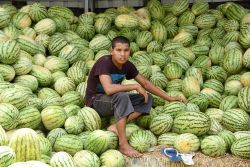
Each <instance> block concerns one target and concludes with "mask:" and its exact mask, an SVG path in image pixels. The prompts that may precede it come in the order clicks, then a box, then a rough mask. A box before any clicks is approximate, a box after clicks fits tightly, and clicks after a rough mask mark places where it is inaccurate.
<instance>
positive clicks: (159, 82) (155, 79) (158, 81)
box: [150, 72, 168, 89]
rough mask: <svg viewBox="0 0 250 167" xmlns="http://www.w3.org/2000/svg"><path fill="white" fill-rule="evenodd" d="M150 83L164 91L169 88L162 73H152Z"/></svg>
mask: <svg viewBox="0 0 250 167" xmlns="http://www.w3.org/2000/svg"><path fill="white" fill-rule="evenodd" d="M150 81H151V82H152V83H153V84H154V85H156V86H157V87H159V88H161V89H164V88H165V87H166V86H167V81H168V80H167V78H166V77H165V75H164V74H162V73H161V72H156V73H154V72H152V76H151V77H150Z"/></svg>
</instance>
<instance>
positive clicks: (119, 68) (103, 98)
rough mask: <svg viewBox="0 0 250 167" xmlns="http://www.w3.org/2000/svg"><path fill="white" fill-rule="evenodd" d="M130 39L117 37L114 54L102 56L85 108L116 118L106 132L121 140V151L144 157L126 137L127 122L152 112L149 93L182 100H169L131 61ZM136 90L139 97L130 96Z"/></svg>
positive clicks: (93, 72)
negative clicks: (127, 81)
mask: <svg viewBox="0 0 250 167" xmlns="http://www.w3.org/2000/svg"><path fill="white" fill-rule="evenodd" d="M129 44H130V43H129V40H128V39H127V38H125V37H122V36H118V37H116V38H114V39H113V40H112V48H111V49H110V53H111V55H107V56H103V57H101V58H100V59H98V60H97V61H96V63H95V64H94V66H93V68H92V69H91V71H90V73H89V77H88V82H87V90H86V97H85V98H86V105H87V106H89V107H92V108H94V109H95V110H96V111H97V112H98V114H99V115H100V116H101V117H105V116H112V115H114V117H115V120H116V123H115V124H113V125H111V126H110V127H108V129H107V130H110V131H113V132H115V133H116V134H117V135H118V137H119V150H120V151H121V152H122V153H123V154H125V155H127V156H129V157H139V156H141V154H140V153H139V152H138V151H136V150H135V149H134V148H133V147H131V146H130V145H129V143H128V141H127V138H126V130H125V129H126V123H127V122H128V121H131V120H133V119H135V118H138V117H139V116H140V115H141V114H143V113H144V114H145V113H146V114H148V113H149V112H150V109H151V106H152V103H153V98H152V96H151V95H150V94H148V93H147V92H146V91H149V92H150V93H153V94H155V95H156V96H159V97H161V98H163V99H165V100H168V101H175V100H179V101H182V99H181V98H180V97H170V96H168V95H167V94H166V93H165V92H163V91H162V90H160V89H159V88H157V87H156V86H155V85H153V84H152V83H151V82H150V81H148V80H147V79H146V78H144V77H143V76H142V75H141V74H140V73H139V72H138V70H137V69H136V67H135V66H134V65H133V64H132V63H131V62H130V61H129V60H128V58H129V55H130V48H129ZM124 78H126V79H135V80H136V81H137V82H138V83H139V84H128V85H121V84H120V83H121V81H122V80H123V79H124ZM132 90H136V91H137V92H138V93H139V94H128V93H127V92H128V91H132Z"/></svg>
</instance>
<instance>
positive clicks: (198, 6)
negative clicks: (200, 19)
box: [191, 1, 209, 16]
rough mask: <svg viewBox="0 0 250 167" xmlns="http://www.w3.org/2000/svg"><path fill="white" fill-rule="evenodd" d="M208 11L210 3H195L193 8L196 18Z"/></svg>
mask: <svg viewBox="0 0 250 167" xmlns="http://www.w3.org/2000/svg"><path fill="white" fill-rule="evenodd" d="M208 9H209V4H208V2H203V1H196V2H195V3H193V5H192V8H191V10H192V12H193V13H194V15H195V16H197V15H200V14H202V13H205V12H207V11H208Z"/></svg>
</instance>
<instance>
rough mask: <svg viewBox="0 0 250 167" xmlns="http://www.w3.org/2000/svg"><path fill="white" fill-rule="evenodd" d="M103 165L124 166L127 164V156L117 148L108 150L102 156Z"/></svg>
mask: <svg viewBox="0 0 250 167" xmlns="http://www.w3.org/2000/svg"><path fill="white" fill-rule="evenodd" d="M100 162H101V165H102V166H109V167H123V166H124V165H125V158H124V156H123V154H122V153H121V152H119V151H117V150H108V151H106V152H104V153H102V155H101V156H100Z"/></svg>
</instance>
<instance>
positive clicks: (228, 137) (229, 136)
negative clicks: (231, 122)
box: [218, 129, 236, 150]
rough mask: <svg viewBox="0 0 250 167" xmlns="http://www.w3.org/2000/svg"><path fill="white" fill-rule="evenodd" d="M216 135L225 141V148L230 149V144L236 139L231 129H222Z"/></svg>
mask: <svg viewBox="0 0 250 167" xmlns="http://www.w3.org/2000/svg"><path fill="white" fill-rule="evenodd" d="M218 135H219V136H220V137H221V138H222V139H223V140H224V141H225V143H226V145H227V150H230V148H231V145H232V144H233V143H234V142H235V141H236V137H235V136H234V134H233V133H232V132H231V131H229V130H226V129H224V130H222V131H221V132H219V133H218Z"/></svg>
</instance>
